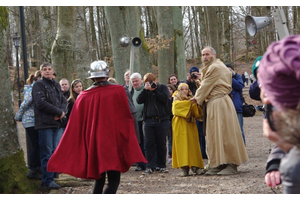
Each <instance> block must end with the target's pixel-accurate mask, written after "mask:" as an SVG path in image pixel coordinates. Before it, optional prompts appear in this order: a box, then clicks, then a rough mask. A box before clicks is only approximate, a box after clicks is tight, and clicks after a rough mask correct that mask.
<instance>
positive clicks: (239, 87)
mask: <svg viewBox="0 0 300 200" xmlns="http://www.w3.org/2000/svg"><path fill="white" fill-rule="evenodd" d="M244 87H245V86H244V83H243V79H242V77H241V75H239V74H238V73H235V75H234V76H232V91H231V94H232V96H233V99H232V101H233V104H234V107H235V110H236V112H238V113H242V112H243V100H242V92H243V88H244Z"/></svg>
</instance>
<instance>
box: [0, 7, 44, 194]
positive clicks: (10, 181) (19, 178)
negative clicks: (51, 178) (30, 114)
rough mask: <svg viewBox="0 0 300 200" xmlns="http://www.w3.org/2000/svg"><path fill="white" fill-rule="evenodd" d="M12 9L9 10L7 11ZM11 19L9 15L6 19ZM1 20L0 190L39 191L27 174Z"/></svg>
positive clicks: (21, 192) (11, 191) (22, 192)
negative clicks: (16, 119)
mask: <svg viewBox="0 0 300 200" xmlns="http://www.w3.org/2000/svg"><path fill="white" fill-rule="evenodd" d="M2 9H3V7H0V16H2V19H1V21H2V20H3V18H4V17H3V15H2V14H3V13H2V12H3V11H2ZM7 12H8V11H7ZM6 20H8V19H6ZM5 28H6V27H3V25H2V23H0V52H1V54H0V84H1V87H2V91H5V92H2V94H1V97H0V112H1V115H0V138H1V140H0V194H3V193H5V194H11V193H15V194H16V193H17V194H24V193H31V194H32V193H37V192H36V191H35V190H36V189H37V188H38V186H37V181H33V180H30V179H28V178H27V177H26V173H27V170H28V169H27V168H26V164H25V160H24V152H23V150H22V149H21V146H20V143H19V138H18V129H17V126H16V122H15V121H14V115H15V112H14V107H13V106H14V101H13V98H12V95H13V91H11V89H10V88H11V86H10V81H8V80H10V73H9V66H8V62H7V50H6V33H5V30H4V29H5Z"/></svg>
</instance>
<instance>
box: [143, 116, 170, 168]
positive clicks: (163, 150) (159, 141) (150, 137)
mask: <svg viewBox="0 0 300 200" xmlns="http://www.w3.org/2000/svg"><path fill="white" fill-rule="evenodd" d="M169 128H170V121H169V120H164V121H161V122H159V121H158V120H157V119H148V118H147V119H146V120H145V122H144V124H143V131H144V136H145V137H144V141H145V143H144V144H145V148H146V149H145V153H146V159H147V161H148V164H147V168H150V169H155V168H156V167H159V168H166V156H167V134H168V131H169Z"/></svg>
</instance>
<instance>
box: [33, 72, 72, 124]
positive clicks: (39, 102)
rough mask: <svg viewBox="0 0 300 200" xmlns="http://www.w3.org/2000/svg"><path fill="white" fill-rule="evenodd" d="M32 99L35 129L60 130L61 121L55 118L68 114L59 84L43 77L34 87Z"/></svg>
mask: <svg viewBox="0 0 300 200" xmlns="http://www.w3.org/2000/svg"><path fill="white" fill-rule="evenodd" d="M32 98H33V103H34V115H35V129H37V130H39V129H49V128H60V126H61V124H60V120H55V119H54V116H57V117H60V116H61V115H62V113H63V112H66V108H67V103H66V98H65V97H64V96H63V94H62V92H61V87H60V85H59V83H57V82H56V81H55V80H49V79H46V78H43V77H42V78H41V79H40V80H38V81H36V82H35V84H34V85H33V88H32Z"/></svg>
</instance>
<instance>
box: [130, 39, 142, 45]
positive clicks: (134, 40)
mask: <svg viewBox="0 0 300 200" xmlns="http://www.w3.org/2000/svg"><path fill="white" fill-rule="evenodd" d="M132 45H133V46H134V47H140V46H141V45H142V40H141V38H139V37H134V38H132Z"/></svg>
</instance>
